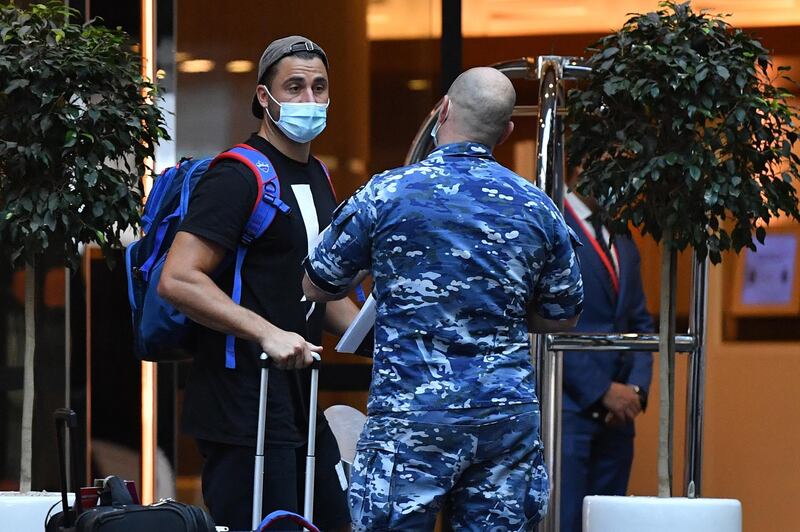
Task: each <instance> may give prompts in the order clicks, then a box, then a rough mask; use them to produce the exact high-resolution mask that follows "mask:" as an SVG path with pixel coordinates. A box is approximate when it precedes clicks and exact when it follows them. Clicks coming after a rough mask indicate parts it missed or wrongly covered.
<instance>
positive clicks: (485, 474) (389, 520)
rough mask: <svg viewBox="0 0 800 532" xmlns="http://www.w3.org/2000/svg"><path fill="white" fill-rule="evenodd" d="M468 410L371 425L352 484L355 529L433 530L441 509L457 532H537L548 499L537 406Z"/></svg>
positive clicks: (394, 417)
mask: <svg viewBox="0 0 800 532" xmlns="http://www.w3.org/2000/svg"><path fill="white" fill-rule="evenodd" d="M520 406H521V407H524V408H523V409H520V408H519V407H520ZM469 410H470V411H472V412H471V413H470V415H468V416H466V415H462V416H455V417H454V416H453V415H452V414H446V415H442V414H441V413H432V412H414V413H403V414H395V413H392V414H389V415H378V416H376V415H372V416H370V417H369V418H368V419H367V423H366V425H365V426H364V430H363V431H362V433H361V438H360V439H359V442H358V445H357V447H356V456H355V461H354V464H353V471H352V477H351V483H350V510H351V516H352V519H353V530H356V531H361V530H376V531H377V530H415V531H417V530H420V531H422V530H433V528H434V524H435V521H436V515H437V513H438V512H439V510H440V509H441V508H442V506H443V505H447V508H448V510H449V515H450V518H451V525H452V526H453V528H454V529H455V530H481V531H485V530H492V531H507V530H533V527H534V525H535V524H536V523H538V522H539V521H540V520H541V518H542V517H543V516H544V514H545V512H546V511H547V502H548V499H549V484H548V478H547V472H546V470H545V467H544V460H543V457H542V443H541V440H540V439H539V417H540V414H539V408H538V405H537V404H527V405H517V407H516V408H513V409H512V411H514V413H513V414H511V415H506V414H498V412H499V409H494V408H493V409H469ZM506 412H508V409H506Z"/></svg>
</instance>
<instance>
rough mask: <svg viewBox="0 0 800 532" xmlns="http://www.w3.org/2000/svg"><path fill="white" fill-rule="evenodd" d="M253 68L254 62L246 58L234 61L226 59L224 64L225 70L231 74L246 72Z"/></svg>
mask: <svg viewBox="0 0 800 532" xmlns="http://www.w3.org/2000/svg"><path fill="white" fill-rule="evenodd" d="M254 68H255V63H253V62H252V61H248V60H247V59H237V60H235V61H228V63H227V64H226V65H225V70H227V71H228V72H230V73H232V74H246V73H247V72H252V71H253V69H254Z"/></svg>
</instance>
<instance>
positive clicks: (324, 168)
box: [312, 155, 338, 201]
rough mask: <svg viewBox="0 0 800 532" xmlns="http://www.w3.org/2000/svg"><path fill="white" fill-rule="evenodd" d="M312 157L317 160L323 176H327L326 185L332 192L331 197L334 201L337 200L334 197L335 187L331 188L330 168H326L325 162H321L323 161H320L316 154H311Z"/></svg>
mask: <svg viewBox="0 0 800 532" xmlns="http://www.w3.org/2000/svg"><path fill="white" fill-rule="evenodd" d="M312 157H314V159H316V161H317V162H318V163H319V165H320V166H321V167H322V171H323V172H325V177H327V178H328V185H329V186H330V187H331V192H332V193H333V199H334V201H338V200H337V199H336V189H335V188H333V180H332V179H331V172H330V170H328V165H326V164H325V163H323V162H322V159H320V158H319V157H317V156H316V155H312Z"/></svg>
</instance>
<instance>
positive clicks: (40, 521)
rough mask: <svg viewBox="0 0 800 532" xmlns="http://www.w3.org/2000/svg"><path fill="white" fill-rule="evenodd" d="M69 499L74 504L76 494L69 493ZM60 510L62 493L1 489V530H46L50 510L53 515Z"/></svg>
mask: <svg viewBox="0 0 800 532" xmlns="http://www.w3.org/2000/svg"><path fill="white" fill-rule="evenodd" d="M67 500H68V503H69V504H72V502H73V501H74V500H75V494H74V493H70V494H68V496H67ZM51 509H52V511H50V510H51ZM60 511H61V494H60V493H52V492H46V491H32V492H29V493H19V492H17V491H0V530H19V531H28V530H30V531H38V530H44V521H45V519H46V517H47V514H48V512H50V515H52V514H55V513H58V512H60Z"/></svg>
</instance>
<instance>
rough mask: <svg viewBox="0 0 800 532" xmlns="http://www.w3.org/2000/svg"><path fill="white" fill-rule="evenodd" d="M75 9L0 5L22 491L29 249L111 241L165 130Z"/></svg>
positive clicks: (128, 66) (2, 183)
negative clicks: (20, 272)
mask: <svg viewBox="0 0 800 532" xmlns="http://www.w3.org/2000/svg"><path fill="white" fill-rule="evenodd" d="M76 15H77V12H76V11H74V10H72V9H70V8H68V7H66V6H65V5H64V2H61V1H51V2H49V3H47V4H36V5H32V6H31V7H30V9H28V10H23V9H19V8H17V7H15V6H14V5H13V4H5V5H0V242H2V247H3V251H4V254H7V255H8V256H9V257H10V260H11V263H12V264H13V265H14V266H20V265H22V264H25V265H26V266H27V268H28V270H27V274H26V279H27V283H26V355H25V376H26V377H25V380H26V384H25V386H26V390H25V399H24V400H23V447H22V448H23V459H22V464H21V465H22V467H21V473H20V478H21V489H22V490H23V491H25V490H26V488H29V486H30V424H31V420H32V382H33V374H32V371H33V363H32V362H33V339H34V334H33V333H34V328H33V327H34V324H33V301H34V297H33V296H34V294H33V289H34V284H33V279H34V278H35V275H34V270H35V265H36V260H37V257H39V256H41V255H42V254H43V253H44V252H45V251H46V250H51V251H52V250H53V248H54V245H56V246H58V249H55V251H56V252H59V253H63V258H64V262H65V264H68V265H70V266H72V267H73V268H74V267H76V266H77V264H78V263H79V260H80V255H79V251H78V250H79V245H80V244H81V243H89V242H96V243H98V244H99V245H100V246H101V247H102V248H103V249H104V251H110V250H111V249H113V248H117V247H120V245H121V244H120V237H121V235H122V232H123V231H125V230H126V229H127V228H130V227H134V226H135V225H136V224H137V223H138V221H139V213H140V201H141V192H140V186H139V183H140V178H141V177H142V176H143V175H144V174H145V172H146V171H147V169H146V164H145V163H146V161H147V160H148V159H149V158H152V157H153V154H154V148H155V144H156V143H157V142H158V140H159V138H164V137H166V131H165V130H164V120H163V116H162V114H161V111H160V110H159V109H158V107H157V106H156V105H155V104H154V101H153V99H154V98H155V97H156V93H155V86H154V85H152V84H151V83H149V82H147V81H145V80H144V79H143V78H142V75H141V61H140V58H139V57H138V56H137V55H136V54H134V53H133V52H132V51H131V49H130V46H129V44H130V43H129V40H128V37H127V35H125V34H124V33H123V32H121V31H119V30H112V29H108V28H106V27H103V26H102V25H100V24H97V23H95V22H94V21H93V22H91V23H88V24H85V25H82V24H76V23H74V22H72V20H71V19H73V18H75V17H76ZM106 256H107V257H110V256H112V255H111V254H110V253H106ZM29 372H30V374H29ZM29 380H30V383H29V382H28V381H29ZM29 384H30V389H28V385H29ZM29 395H30V397H29ZM26 434H27V436H26ZM26 437H27V441H26V440H25V439H26ZM26 453H27V455H26Z"/></svg>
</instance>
